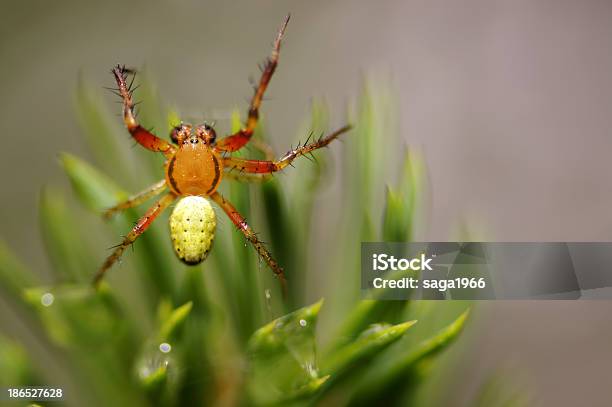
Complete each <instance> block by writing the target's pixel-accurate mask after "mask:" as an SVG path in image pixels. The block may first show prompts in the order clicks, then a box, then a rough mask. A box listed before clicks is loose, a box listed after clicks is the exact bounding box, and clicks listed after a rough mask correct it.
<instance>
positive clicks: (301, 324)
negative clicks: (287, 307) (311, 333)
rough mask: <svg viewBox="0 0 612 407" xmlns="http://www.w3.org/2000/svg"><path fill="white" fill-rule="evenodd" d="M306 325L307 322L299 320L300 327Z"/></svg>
mask: <svg viewBox="0 0 612 407" xmlns="http://www.w3.org/2000/svg"><path fill="white" fill-rule="evenodd" d="M306 325H308V322H306V320H305V319H300V326H306Z"/></svg>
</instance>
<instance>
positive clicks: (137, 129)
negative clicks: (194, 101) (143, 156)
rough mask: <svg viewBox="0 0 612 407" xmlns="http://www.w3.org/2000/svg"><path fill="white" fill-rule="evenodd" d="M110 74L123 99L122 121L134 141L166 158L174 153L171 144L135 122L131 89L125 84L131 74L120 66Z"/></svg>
mask: <svg viewBox="0 0 612 407" xmlns="http://www.w3.org/2000/svg"><path fill="white" fill-rule="evenodd" d="M112 72H113V75H114V77H115V81H116V82H117V86H118V89H117V90H118V91H119V96H121V99H123V121H124V122H125V126H126V127H127V129H128V131H129V132H130V134H131V135H132V137H133V138H134V140H136V141H137V142H138V143H139V144H140V145H141V146H143V147H144V148H146V149H147V150H151V151H156V152H161V153H164V155H166V156H168V155H170V154H172V153H173V152H174V147H173V146H172V144H170V143H168V142H167V141H166V140H163V139H160V138H159V137H157V136H156V135H154V134H152V133H150V132H149V131H147V130H146V129H145V128H144V127H142V126H141V125H140V124H139V123H138V121H137V120H136V116H135V115H134V105H135V104H134V99H133V97H132V93H133V89H132V87H131V83H130V85H128V83H127V77H128V74H129V73H133V72H132V71H130V70H129V69H127V68H126V67H125V66H121V65H117V66H116V67H115V68H113V70H112Z"/></svg>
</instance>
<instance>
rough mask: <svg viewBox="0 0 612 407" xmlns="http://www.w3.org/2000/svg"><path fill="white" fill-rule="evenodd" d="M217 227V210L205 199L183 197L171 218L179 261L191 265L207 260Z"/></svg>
mask: <svg viewBox="0 0 612 407" xmlns="http://www.w3.org/2000/svg"><path fill="white" fill-rule="evenodd" d="M216 226H217V218H216V216H215V211H214V209H213V207H212V205H211V204H210V202H209V201H208V200H207V199H206V198H203V197H201V196H186V197H184V198H181V199H180V200H179V201H178V203H177V204H176V206H175V207H174V210H173V211H172V214H171V215H170V237H171V238H172V246H173V247H174V252H175V253H176V255H177V256H178V258H179V259H181V260H182V261H183V262H185V263H187V264H191V265H193V264H198V263H200V262H201V261H203V260H204V259H206V256H208V253H209V252H210V249H211V247H212V244H213V240H214V238H215V228H216Z"/></svg>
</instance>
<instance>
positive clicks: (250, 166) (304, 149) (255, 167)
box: [223, 125, 351, 174]
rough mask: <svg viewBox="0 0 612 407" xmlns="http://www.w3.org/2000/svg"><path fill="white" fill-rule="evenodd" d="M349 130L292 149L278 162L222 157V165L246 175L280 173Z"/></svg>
mask: <svg viewBox="0 0 612 407" xmlns="http://www.w3.org/2000/svg"><path fill="white" fill-rule="evenodd" d="M350 128H351V126H350V125H347V126H344V127H342V128H341V129H339V130H336V131H335V132H333V133H331V134H330V135H328V136H327V137H321V138H320V139H318V140H317V141H315V142H313V143H310V144H304V145H302V146H299V147H297V148H294V149H292V150H290V151H289V152H287V154H285V155H284V156H283V157H282V158H281V159H280V160H278V161H263V160H245V159H242V158H235V157H224V158H223V165H224V166H225V167H229V168H232V169H235V170H237V171H238V172H246V173H256V174H268V173H271V172H276V171H280V170H282V169H283V168H285V167H286V166H288V165H291V162H292V161H293V160H295V159H296V158H297V157H299V156H301V155H306V154H309V153H311V152H312V151H314V150H317V149H319V148H322V147H325V146H327V145H328V144H329V143H331V142H332V141H334V140H335V139H336V138H338V136H340V135H341V134H342V133H344V132H347V131H348V130H350Z"/></svg>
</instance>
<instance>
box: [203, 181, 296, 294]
mask: <svg viewBox="0 0 612 407" xmlns="http://www.w3.org/2000/svg"><path fill="white" fill-rule="evenodd" d="M210 198H211V199H212V200H213V201H215V202H216V203H217V205H219V206H220V207H221V209H223V211H224V212H225V213H226V215H227V216H228V217H229V218H230V219H231V220H232V222H233V223H234V225H235V226H236V227H237V228H238V230H239V231H240V232H242V234H244V237H246V238H247V240H248V241H249V242H251V244H252V245H253V247H254V248H255V250H257V253H258V254H259V256H260V257H261V258H263V259H264V260H265V262H266V263H267V264H268V266H269V267H270V269H271V270H272V272H273V273H274V274H276V277H278V279H279V280H280V282H281V288H282V290H283V296H286V295H287V280H286V279H285V272H284V271H283V269H282V268H281V266H279V264H278V263H277V262H276V260H274V258H273V257H272V255H271V254H270V252H269V251H268V249H266V247H265V246H264V244H263V243H262V242H261V241H260V240H259V238H258V237H257V235H256V234H255V232H254V231H253V229H251V227H250V226H249V224H248V223H247V221H246V219H245V218H244V217H243V216H242V215H241V214H240V213H239V212H238V211H237V210H236V208H234V205H232V204H231V203H230V202H229V201H227V200H226V199H225V198H224V197H223V195H221V194H220V193H218V192H215V193H213V194H212V195H210Z"/></svg>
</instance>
